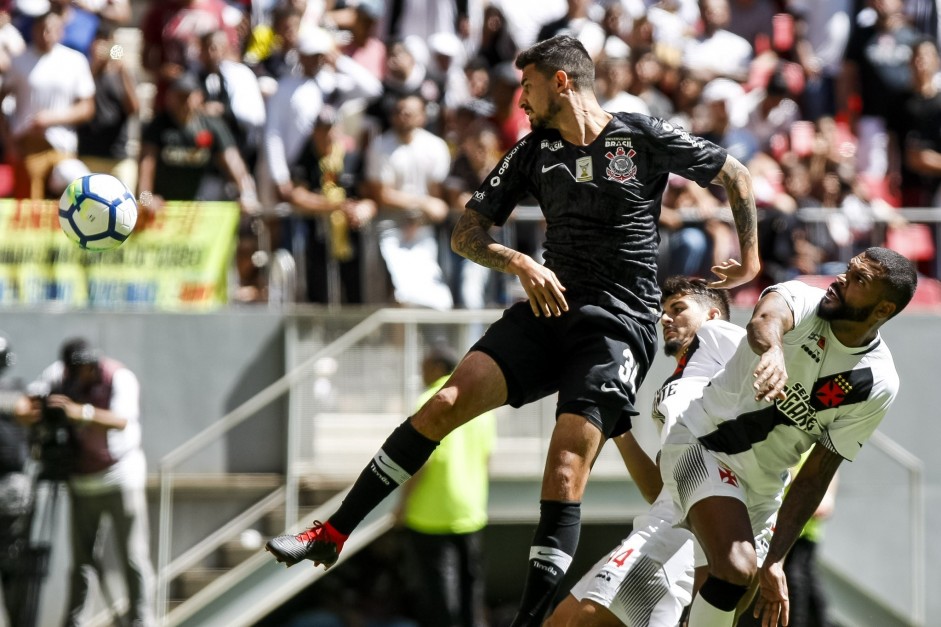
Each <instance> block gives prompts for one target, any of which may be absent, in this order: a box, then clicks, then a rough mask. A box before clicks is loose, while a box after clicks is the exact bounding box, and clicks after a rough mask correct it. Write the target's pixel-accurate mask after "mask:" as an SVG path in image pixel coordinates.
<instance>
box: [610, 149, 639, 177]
mask: <svg viewBox="0 0 941 627" xmlns="http://www.w3.org/2000/svg"><path fill="white" fill-rule="evenodd" d="M636 154H637V152H636V151H635V150H634V149H633V148H630V149H628V151H627V152H624V148H623V147H621V146H618V148H617V150H615V151H614V152H607V153H605V155H604V156H605V157H607V158H608V167H607V168H606V169H605V173H606V174H607V175H608V176H607V178H608V180H609V181H614V182H615V183H621V184H623V183H626V182H628V181H630V180H631V179H633V178H634V177H635V176H637V165H635V164H634V159H633V157H634V155H636Z"/></svg>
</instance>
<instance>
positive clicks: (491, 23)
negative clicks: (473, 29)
mask: <svg viewBox="0 0 941 627" xmlns="http://www.w3.org/2000/svg"><path fill="white" fill-rule="evenodd" d="M517 52H519V45H518V44H517V43H516V42H515V41H514V40H513V36H512V35H511V34H510V29H509V26H508V25H507V23H506V16H505V15H504V14H503V11H501V10H500V7H498V6H497V5H495V4H493V3H490V4H488V5H487V7H486V8H485V9H484V25H483V29H482V30H481V33H480V47H479V48H478V50H477V54H478V55H479V56H480V57H481V58H482V59H484V60H486V62H487V63H488V64H489V65H490V67H493V66H496V65H498V64H500V63H503V62H504V61H512V60H513V59H515V58H516V53H517Z"/></svg>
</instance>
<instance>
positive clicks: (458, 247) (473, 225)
mask: <svg viewBox="0 0 941 627" xmlns="http://www.w3.org/2000/svg"><path fill="white" fill-rule="evenodd" d="M492 226H493V220H491V219H490V218H487V217H485V216H483V215H481V214H480V213H478V212H476V211H474V210H473V209H468V210H466V211H465V212H464V213H463V214H462V215H461V217H460V218H459V219H458V221H457V224H455V225H454V231H452V232H451V249H452V250H453V251H454V252H456V253H457V254H459V255H461V256H462V257H466V258H467V259H470V260H471V261H473V262H474V263H477V264H480V265H482V266H484V267H486V268H491V269H493V270H499V271H500V272H508V267H509V265H510V262H511V261H512V260H513V259H514V258H515V257H517V256H518V255H520V254H521V253H520V252H519V251H516V250H513V249H512V248H509V247H507V246H504V245H502V244H500V243H499V242H497V241H496V240H495V239H493V237H491V236H490V227H492Z"/></svg>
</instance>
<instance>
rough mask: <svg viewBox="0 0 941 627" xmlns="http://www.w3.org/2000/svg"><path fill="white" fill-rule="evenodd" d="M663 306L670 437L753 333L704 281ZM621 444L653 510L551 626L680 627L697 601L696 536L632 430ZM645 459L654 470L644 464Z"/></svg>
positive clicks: (664, 393)
mask: <svg viewBox="0 0 941 627" xmlns="http://www.w3.org/2000/svg"><path fill="white" fill-rule="evenodd" d="M661 303H662V307H663V313H662V315H661V317H660V324H661V325H662V331H663V340H664V352H665V353H666V355H667V356H669V357H673V358H674V359H675V360H676V369H675V370H674V371H673V373H672V374H671V375H670V376H669V377H668V378H667V379H666V381H664V383H663V385H662V386H661V387H660V389H659V390H658V391H657V394H656V396H655V398H654V403H653V411H652V416H651V417H652V419H653V420H654V422H655V424H656V426H657V429H658V430H659V431H660V434H661V440H662V438H663V437H665V436H666V434H667V433H668V432H669V430H670V428H671V427H672V425H673V424H674V423H675V421H676V417H677V416H678V415H679V414H680V413H681V412H682V411H683V410H684V409H686V407H687V406H688V405H689V403H690V401H691V400H692V399H694V398H698V397H700V396H701V395H702V390H703V387H704V386H705V385H706V384H707V383H708V382H709V380H710V378H712V376H713V375H715V374H716V373H717V372H718V371H719V370H721V369H722V368H723V366H724V365H725V362H726V361H728V359H729V358H730V357H731V356H732V354H733V353H734V352H735V349H736V347H737V346H738V345H739V343H741V341H742V340H743V339H744V337H745V330H744V329H743V328H741V327H739V326H737V325H734V324H732V323H731V322H729V321H728V320H729V295H728V292H727V291H725V290H720V289H713V288H710V287H708V285H707V283H706V282H705V281H703V280H702V279H690V278H687V277H671V278H669V279H667V281H666V282H665V284H664V286H663V296H662V298H661ZM634 420H638V418H634ZM615 442H616V443H617V445H618V448H619V449H620V450H621V453H622V456H623V457H624V460H625V463H626V465H627V466H628V470H629V471H630V472H631V476H632V477H633V478H634V481H635V482H636V483H637V485H638V487H639V488H640V490H641V493H642V494H643V495H644V497H645V498H647V499H648V500H649V501H653V505H652V506H651V508H650V510H649V511H647V512H646V513H644V514H642V515H639V516H637V517H636V518H635V519H634V524H633V529H632V531H631V534H630V535H629V536H628V537H627V538H625V539H624V541H622V543H621V544H620V545H619V546H618V547H617V548H615V549H614V550H613V551H611V552H610V553H608V555H606V556H605V557H603V558H602V559H601V560H600V561H598V563H596V564H595V565H594V566H593V567H592V568H591V569H590V570H589V571H588V572H587V573H586V574H585V575H584V576H583V577H582V578H581V580H579V582H578V583H577V584H576V585H575V586H574V587H573V588H572V591H571V593H570V594H569V595H567V596H566V597H565V599H564V600H563V601H562V602H561V603H560V604H559V606H558V607H557V608H556V609H555V611H554V612H553V613H552V615H551V616H550V617H549V620H548V622H547V623H546V624H545V625H544V627H564V626H566V625H592V626H594V627H606V626H608V625H610V626H612V627H617V626H620V625H628V627H640V626H641V625H643V626H644V627H675V626H676V625H677V623H678V622H679V620H680V616H681V615H682V612H683V608H684V607H685V606H686V605H688V604H689V602H690V601H691V599H692V590H693V564H694V548H693V543H694V539H693V535H692V533H691V532H690V531H688V530H687V529H684V528H680V527H675V526H674V524H673V523H674V521H675V520H676V518H677V513H678V512H677V510H676V509H675V507H674V505H673V499H672V497H671V496H670V494H669V492H667V491H666V490H664V489H663V482H662V480H661V478H660V474H659V470H658V469H657V467H656V464H655V462H653V461H652V460H650V459H649V458H648V457H647V455H646V454H645V453H644V452H643V450H642V449H640V448H639V445H638V444H637V442H636V440H635V439H634V437H633V435H631V432H630V431H628V432H627V433H625V434H624V435H622V436H619V437H618V438H616V439H615ZM625 449H627V450H625ZM641 459H644V460H646V462H647V463H648V464H649V466H650V468H651V469H652V472H648V469H647V468H644V467H643V466H641V465H639V464H640V462H639V461H638V460H641ZM700 562H701V564H700V563H697V565H705V559H704V558H703V559H701V560H700Z"/></svg>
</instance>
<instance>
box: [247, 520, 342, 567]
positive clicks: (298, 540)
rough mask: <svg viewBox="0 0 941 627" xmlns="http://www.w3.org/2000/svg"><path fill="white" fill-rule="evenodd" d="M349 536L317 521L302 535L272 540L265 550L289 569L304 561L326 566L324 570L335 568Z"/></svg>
mask: <svg viewBox="0 0 941 627" xmlns="http://www.w3.org/2000/svg"><path fill="white" fill-rule="evenodd" d="M347 537H348V536H345V535H343V534H341V533H340V532H339V531H337V530H336V529H334V528H333V525H331V524H330V523H329V522H327V523H322V522H320V521H319V520H315V521H314V524H313V526H312V527H311V528H310V529H308V530H306V531H302V532H301V533H299V534H297V535H296V536H294V535H290V534H287V535H283V536H278V537H276V538H272V539H271V540H269V541H268V543H267V544H265V550H266V551H268V552H269V553H271V554H272V555H274V557H275V559H277V560H278V562H279V563H282V562H283V563H284V564H286V565H287V566H288V567H291V566H294V564H297V563H298V562H300V561H302V560H311V561H313V562H314V565H315V566H319V565H320V564H323V565H324V569H327V568H330V567H331V566H333V565H334V564H335V563H336V561H337V559H338V558H339V557H340V551H341V550H342V549H343V543H344V542H346V539H347Z"/></svg>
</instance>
